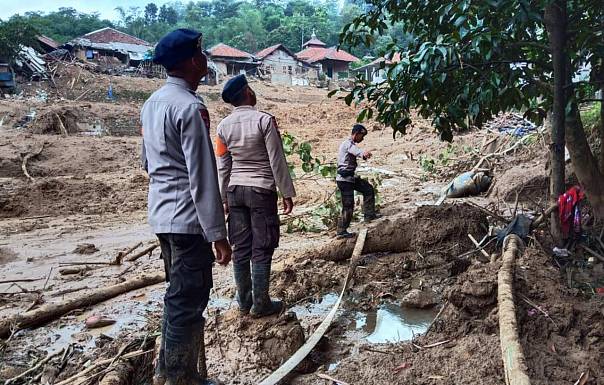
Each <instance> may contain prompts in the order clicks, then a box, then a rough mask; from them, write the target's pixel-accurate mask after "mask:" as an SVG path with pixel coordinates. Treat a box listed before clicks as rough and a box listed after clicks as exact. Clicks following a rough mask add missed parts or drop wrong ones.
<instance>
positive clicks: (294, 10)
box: [25, 0, 400, 57]
mask: <svg viewBox="0 0 604 385" xmlns="http://www.w3.org/2000/svg"><path fill="white" fill-rule="evenodd" d="M362 3H363V2H362V1H351V0H346V1H344V2H343V4H342V5H341V6H340V3H339V2H335V1H327V0H254V1H241V0H201V1H172V2H169V3H165V4H162V5H161V6H160V5H158V4H157V3H153V2H149V3H147V4H146V5H145V6H143V7H127V6H121V7H118V8H117V9H116V10H117V12H118V14H119V19H118V20H116V21H114V22H110V21H109V20H101V19H100V18H99V15H98V14H96V13H92V14H86V13H81V12H78V11H76V10H75V9H73V8H60V9H59V10H58V11H56V12H50V13H46V14H45V13H42V12H28V13H27V14H25V17H26V18H28V19H29V20H30V21H31V22H32V23H33V25H34V26H35V27H36V28H37V29H38V30H39V31H40V32H41V33H42V34H44V35H47V36H50V37H52V38H53V39H55V40H57V41H59V42H61V43H63V42H66V41H68V40H71V39H73V38H74V37H77V36H81V35H84V34H86V33H88V32H91V31H94V30H97V29H100V28H103V27H108V26H110V27H115V28H118V29H120V30H122V31H124V32H126V33H129V34H131V35H133V36H136V37H139V38H141V39H144V40H147V41H149V42H151V43H154V42H157V41H158V40H159V39H160V38H161V37H162V36H163V35H165V34H166V33H168V32H169V31H171V30H173V29H175V28H194V29H197V30H199V31H201V32H203V34H204V42H205V46H206V47H208V48H209V47H211V46H213V45H215V44H218V43H225V44H228V45H231V46H234V47H236V48H239V49H243V50H245V51H247V52H251V53H255V52H257V51H259V50H261V49H263V48H266V47H268V46H271V45H275V44H279V43H282V44H284V45H285V46H286V47H287V48H289V49H290V50H292V51H293V52H298V51H300V50H301V49H302V44H303V43H304V42H306V41H308V40H309V39H310V36H311V34H312V33H313V31H315V33H316V34H317V36H318V37H319V38H320V39H321V40H322V41H323V42H325V43H326V44H327V45H328V46H335V45H337V44H338V36H339V33H340V31H341V29H342V27H343V26H344V25H345V24H346V23H349V22H351V21H352V20H354V18H355V17H358V16H359V15H361V14H362V12H363V10H364V9H365V7H364V5H363V4H362ZM392 34H393V37H395V36H397V34H400V29H399V30H395V29H393V30H392ZM391 40H392V39H391V38H390V36H388V35H386V36H382V37H380V41H381V42H382V43H383V44H382V45H380V46H378V47H377V48H378V49H381V48H383V46H384V45H385V44H386V43H387V42H390V41H391ZM352 53H353V54H354V55H356V56H358V57H363V56H365V55H367V54H369V55H373V56H375V55H376V54H378V53H377V51H376V52H374V50H373V49H367V48H365V47H355V48H353V49H352Z"/></svg>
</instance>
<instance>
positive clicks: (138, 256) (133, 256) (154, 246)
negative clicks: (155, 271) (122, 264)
mask: <svg viewBox="0 0 604 385" xmlns="http://www.w3.org/2000/svg"><path fill="white" fill-rule="evenodd" d="M158 246H159V243H154V244H152V245H151V246H149V247H147V248H146V249H145V250H143V251H141V252H140V253H136V254H134V255H131V256H130V257H128V258H126V261H128V262H133V261H136V260H137V259H139V258H140V257H142V256H144V255H147V254H148V255H151V253H153V250H155V249H156V248H157V247H158Z"/></svg>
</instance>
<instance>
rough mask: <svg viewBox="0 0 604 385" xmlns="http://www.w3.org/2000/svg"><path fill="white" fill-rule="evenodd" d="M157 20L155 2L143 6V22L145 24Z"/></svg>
mask: <svg viewBox="0 0 604 385" xmlns="http://www.w3.org/2000/svg"><path fill="white" fill-rule="evenodd" d="M156 21H157V5H155V3H149V4H147V5H146V6H145V22H146V23H147V25H150V24H153V23H155V22H156Z"/></svg>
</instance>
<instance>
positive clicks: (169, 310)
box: [157, 234, 214, 328]
mask: <svg viewBox="0 0 604 385" xmlns="http://www.w3.org/2000/svg"><path fill="white" fill-rule="evenodd" d="M157 238H159V245H160V248H161V255H162V258H163V260H164V269H165V272H166V281H168V282H169V284H168V288H167V289H166V295H165V296H164V315H165V317H166V321H167V322H168V325H170V326H173V327H179V328H180V327H188V326H189V325H193V324H198V323H201V322H202V321H203V312H204V310H205V308H206V306H207V305H208V300H209V298H210V289H211V288H212V286H213V282H212V263H213V262H214V252H213V250H212V245H211V244H210V243H208V242H206V240H205V238H204V237H203V236H202V235H198V234H157Z"/></svg>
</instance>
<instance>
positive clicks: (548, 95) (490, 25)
mask: <svg viewBox="0 0 604 385" xmlns="http://www.w3.org/2000/svg"><path fill="white" fill-rule="evenodd" d="M368 3H369V4H370V7H369V10H368V11H367V12H366V13H364V14H362V15H360V16H359V17H357V18H355V19H354V21H353V22H351V23H349V24H347V25H345V26H344V29H343V32H342V34H341V35H340V40H341V42H342V43H343V44H344V45H350V46H359V45H361V46H366V47H370V46H373V45H375V42H376V38H375V36H376V35H384V34H386V33H387V32H388V30H389V29H390V28H391V26H393V25H396V26H397V28H400V31H399V33H401V34H402V35H403V36H413V40H412V41H411V42H410V43H409V44H408V46H407V47H406V48H404V47H401V44H400V42H399V41H398V40H397V39H394V40H393V41H392V43H390V44H388V46H387V50H386V51H387V54H388V55H389V56H390V57H391V56H392V55H394V54H395V53H399V54H400V55H401V61H400V62H398V63H397V64H396V65H393V66H391V67H390V68H389V69H388V71H387V75H388V76H387V80H386V81H385V82H384V83H383V84H379V85H373V84H370V83H368V82H366V81H363V80H362V79H359V80H358V81H357V82H356V86H355V87H354V89H353V90H352V92H351V93H350V94H349V95H348V96H347V97H346V102H347V103H349V104H350V103H352V102H353V101H354V102H356V103H360V102H362V101H367V102H369V103H368V106H367V107H366V108H365V109H364V110H363V111H361V114H362V115H363V116H364V117H366V118H371V117H372V116H373V113H374V110H375V112H376V114H375V115H376V117H377V120H379V121H380V122H382V123H384V124H386V125H387V126H390V127H392V129H393V130H394V134H396V133H397V132H400V133H402V134H404V133H405V132H406V129H407V127H408V125H409V124H410V123H411V118H410V110H411V109H417V111H418V113H419V115H420V116H421V117H423V118H431V119H432V123H433V125H434V127H435V128H436V130H437V131H438V132H439V133H440V136H441V138H442V139H444V140H448V141H450V140H452V136H453V132H455V131H457V130H461V129H465V128H467V127H468V123H469V124H471V125H476V126H479V127H480V126H481V125H482V124H483V123H484V122H485V121H487V120H488V119H490V118H491V117H493V116H494V115H495V114H497V113H498V112H500V111H507V110H511V109H517V110H524V111H527V113H528V114H530V115H532V116H533V117H534V118H535V119H542V118H543V117H544V113H545V112H546V111H550V110H551V107H552V98H553V88H552V86H551V83H552V81H553V79H552V76H553V75H552V66H551V59H550V54H549V49H548V47H549V45H548V44H549V41H548V35H547V33H546V28H545V25H544V20H543V11H544V8H545V7H546V6H547V5H548V4H549V1H545V0H543V1H533V2H526V1H513V0H490V1H478V0H462V1H457V2H438V1H433V2H426V1H422V0H410V1H405V2H401V1H394V0H369V1H368ZM598 3H600V5H599V6H598V5H597V4H598ZM571 10H574V11H575V13H576V17H574V18H572V19H571V20H572V22H573V23H575V24H573V25H571V26H570V28H571V30H572V31H573V35H572V39H570V40H569V44H568V45H569V48H570V49H569V51H570V52H571V55H570V60H571V63H570V65H571V68H572V71H573V73H574V72H576V71H577V70H578V69H579V68H580V67H581V66H583V65H585V64H586V63H590V64H591V66H592V68H594V69H595V68H597V67H598V66H599V60H601V58H602V57H604V45H602V44H601V43H600V44H598V41H600V42H601V39H602V35H603V33H602V25H601V24H600V18H601V17H602V8H601V2H598V1H594V0H586V1H575V2H572V7H571ZM580 13H581V15H582V16H579V15H580ZM595 72H596V71H592V76H595V75H594V73H595ZM592 80H593V79H592ZM587 90H588V86H587V84H584V83H575V84H574V85H573V87H572V89H571V91H574V92H573V94H572V96H573V97H574V98H576V99H577V100H580V99H582V98H583V97H584V95H585V94H586V93H587V92H588V91H587Z"/></svg>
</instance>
